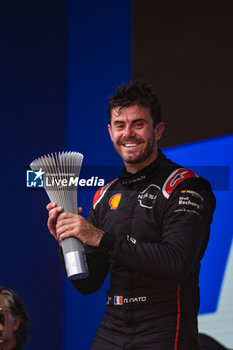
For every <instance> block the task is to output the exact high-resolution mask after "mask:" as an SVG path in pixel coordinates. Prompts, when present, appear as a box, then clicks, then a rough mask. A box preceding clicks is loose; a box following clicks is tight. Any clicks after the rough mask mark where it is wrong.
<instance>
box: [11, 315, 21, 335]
mask: <svg viewBox="0 0 233 350" xmlns="http://www.w3.org/2000/svg"><path fill="white" fill-rule="evenodd" d="M13 322H14V325H13V331H14V332H16V331H17V329H18V328H19V326H20V323H21V318H16V319H15V320H14V321H13Z"/></svg>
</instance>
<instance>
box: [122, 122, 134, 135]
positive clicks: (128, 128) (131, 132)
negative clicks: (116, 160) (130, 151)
mask: <svg viewBox="0 0 233 350" xmlns="http://www.w3.org/2000/svg"><path fill="white" fill-rule="evenodd" d="M133 136H135V132H134V130H133V128H132V126H131V125H127V126H126V127H125V128H124V137H125V138H130V137H133Z"/></svg>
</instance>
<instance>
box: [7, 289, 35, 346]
mask: <svg viewBox="0 0 233 350" xmlns="http://www.w3.org/2000/svg"><path fill="white" fill-rule="evenodd" d="M29 323H30V322H29V318H28V315H27V312H26V308H25V305H24V304H23V303H22V301H21V300H20V299H19V297H18V296H17V295H16V293H15V292H14V291H13V290H12V289H10V288H7V287H4V286H1V287H0V350H22V349H23V348H22V346H23V345H24V344H25V343H26V342H27V341H28V338H29V335H28V327H29Z"/></svg>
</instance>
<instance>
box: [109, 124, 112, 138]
mask: <svg viewBox="0 0 233 350" xmlns="http://www.w3.org/2000/svg"><path fill="white" fill-rule="evenodd" d="M108 132H109V135H110V138H111V140H112V127H111V125H110V124H108Z"/></svg>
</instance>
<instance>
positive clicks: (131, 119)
mask: <svg viewBox="0 0 233 350" xmlns="http://www.w3.org/2000/svg"><path fill="white" fill-rule="evenodd" d="M163 128H164V125H163V123H162V122H160V123H159V124H157V126H156V127H155V128H154V127H153V120H152V118H151V115H150V110H149V108H147V107H140V106H137V105H133V106H129V107H124V108H122V109H121V108H120V107H116V108H114V109H113V110H112V118H111V125H108V130H109V134H110V137H111V140H112V142H113V145H114V147H115V149H116V151H117V152H118V153H119V155H120V156H121V158H122V159H123V161H124V164H125V167H126V169H127V170H128V171H129V172H131V173H136V172H138V171H139V170H141V169H142V168H144V167H146V166H147V165H149V164H150V163H151V162H152V161H153V160H154V159H155V158H156V157H157V141H158V140H159V139H160V137H161V135H162V132H163Z"/></svg>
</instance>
